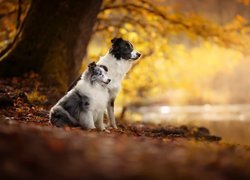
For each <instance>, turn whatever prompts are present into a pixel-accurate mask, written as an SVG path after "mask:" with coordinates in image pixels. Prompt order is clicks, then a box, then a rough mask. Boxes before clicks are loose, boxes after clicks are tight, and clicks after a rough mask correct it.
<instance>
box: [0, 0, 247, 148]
mask: <svg viewBox="0 0 250 180" xmlns="http://www.w3.org/2000/svg"><path fill="white" fill-rule="evenodd" d="M29 5H30V1H29V0H22V3H21V9H22V11H21V12H20V0H0V48H1V49H4V48H5V47H6V46H7V45H8V43H9V42H11V41H12V40H13V38H14V37H15V34H16V33H17V32H16V31H17V29H18V26H20V24H21V22H22V21H23V20H24V19H25V16H26V14H27V12H28V9H29ZM249 20H250V1H249V0H203V1H200V0H188V1H186V0H154V1H153V0H152V1H150V0H138V1H132V0H103V2H102V7H101V9H100V11H99V14H98V17H97V21H96V23H95V26H94V29H93V33H92V36H91V41H90V43H89V45H88V50H87V56H86V57H85V59H84V60H83V63H82V69H81V71H83V70H84V69H85V67H86V65H87V64H88V63H89V62H91V61H93V60H98V59H99V57H100V56H103V55H105V54H106V53H107V51H108V49H109V48H110V40H111V39H112V38H113V37H123V38H124V39H127V40H129V41H130V42H132V43H133V45H134V47H135V48H136V49H137V50H138V51H140V52H141V53H142V54H143V56H142V58H141V59H140V60H139V61H138V62H137V63H136V64H135V65H134V67H133V68H132V70H131V71H130V72H129V74H128V75H127V77H126V79H125V80H124V81H123V87H122V89H121V91H120V93H119V96H118V99H117V100H116V114H117V116H118V117H119V118H120V119H125V120H128V121H132V122H134V121H138V122H150V123H160V124H164V123H167V124H191V125H201V126H205V127H207V128H209V129H210V130H211V132H212V133H214V134H217V135H220V136H222V137H223V140H225V141H227V142H233V143H241V144H248V145H250V138H249V137H250V132H249V131H248V129H249V128H250V91H249V90H250V71H249V67H250V59H249V55H250V50H249V47H250V46H249V45H250V44H249V43H250V24H249Z"/></svg>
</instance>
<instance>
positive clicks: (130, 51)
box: [97, 38, 141, 129]
mask: <svg viewBox="0 0 250 180" xmlns="http://www.w3.org/2000/svg"><path fill="white" fill-rule="evenodd" d="M111 43H112V46H111V48H110V49H109V51H108V53H107V54H106V55H105V56H103V57H101V58H100V60H99V61H98V62H97V64H98V65H104V66H106V67H107V68H108V69H109V71H108V77H109V78H110V79H111V80H112V81H111V82H110V83H109V84H108V92H109V100H108V106H107V112H108V117H109V124H111V126H112V127H113V128H115V129H116V128H117V125H116V120H115V115H114V102H115V99H116V96H117V94H118V92H119V90H120V87H121V82H122V80H123V79H124V77H125V75H126V74H127V72H128V71H129V70H130V68H131V67H132V65H133V63H134V61H135V60H137V59H138V58H139V57H140V56H141V54H140V53H139V52H138V51H136V50H134V47H133V45H132V44H131V43H130V42H129V41H126V40H123V39H122V38H114V39H112V40H111ZM109 124H108V125H109Z"/></svg>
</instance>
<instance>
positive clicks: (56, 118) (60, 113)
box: [49, 106, 77, 127]
mask: <svg viewBox="0 0 250 180" xmlns="http://www.w3.org/2000/svg"><path fill="white" fill-rule="evenodd" d="M49 118H50V122H51V124H53V125H54V126H57V127H64V126H76V125H77V121H76V120H75V119H74V118H73V117H72V116H70V114H69V113H68V112H67V111H65V110H64V109H63V108H62V107H61V106H55V107H53V108H52V109H51V110H50V115H49Z"/></svg>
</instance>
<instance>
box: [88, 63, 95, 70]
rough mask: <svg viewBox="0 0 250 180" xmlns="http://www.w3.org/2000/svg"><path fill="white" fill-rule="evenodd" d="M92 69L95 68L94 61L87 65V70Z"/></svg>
mask: <svg viewBox="0 0 250 180" xmlns="http://www.w3.org/2000/svg"><path fill="white" fill-rule="evenodd" d="M94 67H96V63H95V62H94V61H93V62H92V63H89V65H88V68H90V69H93V68H94Z"/></svg>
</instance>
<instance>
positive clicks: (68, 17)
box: [0, 0, 102, 89]
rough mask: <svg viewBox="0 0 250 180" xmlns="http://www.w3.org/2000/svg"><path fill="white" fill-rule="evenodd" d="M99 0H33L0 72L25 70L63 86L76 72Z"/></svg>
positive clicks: (1, 64)
mask: <svg viewBox="0 0 250 180" xmlns="http://www.w3.org/2000/svg"><path fill="white" fill-rule="evenodd" d="M101 2H102V0H84V1H80V0H53V1H52V0H33V1H32V4H31V7H30V11H29V13H28V15H27V17H26V19H25V21H24V24H23V28H22V31H21V33H20V34H19V35H18V37H17V38H16V41H15V42H14V43H13V47H12V48H11V49H10V51H8V52H7V53H6V54H5V55H4V56H3V58H2V61H0V76H1V77H6V76H16V75H21V74H23V73H25V72H28V71H35V72H38V73H40V74H41V76H42V77H43V79H44V80H45V81H46V82H48V83H50V84H53V85H57V86H60V87H61V88H63V89H66V87H67V85H68V84H69V83H70V82H71V81H72V80H73V78H74V77H76V75H77V74H78V73H79V72H78V71H79V69H80V66H81V62H82V59H83V57H84V55H85V53H86V48H87V45H88V42H89V40H90V37H91V34H92V28H93V26H94V23H95V20H96V17H97V14H98V11H99V9H100V6H101Z"/></svg>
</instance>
